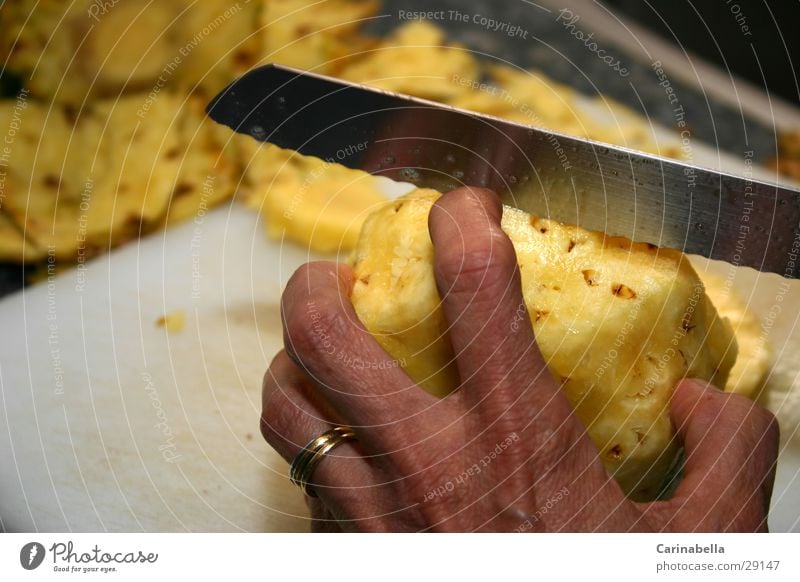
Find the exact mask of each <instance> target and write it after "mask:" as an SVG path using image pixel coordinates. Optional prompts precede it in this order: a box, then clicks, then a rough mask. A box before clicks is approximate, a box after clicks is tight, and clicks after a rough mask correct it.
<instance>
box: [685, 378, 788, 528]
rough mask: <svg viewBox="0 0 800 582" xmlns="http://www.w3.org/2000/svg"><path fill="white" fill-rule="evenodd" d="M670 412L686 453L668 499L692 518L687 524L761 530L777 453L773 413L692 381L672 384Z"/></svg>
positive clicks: (764, 525) (776, 430) (709, 386)
mask: <svg viewBox="0 0 800 582" xmlns="http://www.w3.org/2000/svg"><path fill="white" fill-rule="evenodd" d="M671 414H672V420H673V422H674V424H675V426H676V429H677V432H678V438H679V439H680V440H681V442H682V443H683V446H684V449H685V453H686V464H685V468H684V478H683V481H682V482H681V484H680V485H679V486H678V488H677V489H676V491H675V495H674V496H673V499H672V503H673V504H675V505H676V506H678V507H680V508H685V509H686V511H685V512H684V514H691V515H692V516H693V517H694V520H695V521H696V524H695V523H693V524H691V525H692V526H693V528H692V529H697V530H708V531H762V530H765V529H766V527H767V523H766V516H767V512H768V510H769V502H770V497H771V495H772V485H773V482H774V480H775V464H776V461H777V455H778V425H777V422H776V421H775V417H774V416H772V414H770V413H769V412H767V411H766V410H764V409H763V408H761V407H759V406H757V405H756V404H755V403H753V402H752V401H750V400H748V399H747V398H744V397H742V396H739V395H735V394H726V393H724V392H721V391H719V390H717V389H716V388H714V387H713V386H711V385H710V384H706V383H703V382H699V381H696V380H685V381H683V382H682V383H681V384H680V385H679V386H678V387H677V388H676V390H675V393H674V395H673V398H672V407H671Z"/></svg>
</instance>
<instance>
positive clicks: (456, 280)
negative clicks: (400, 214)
mask: <svg viewBox="0 0 800 582" xmlns="http://www.w3.org/2000/svg"><path fill="white" fill-rule="evenodd" d="M500 234H501V235H502V236H497V235H496V234H492V235H490V236H489V237H487V239H486V240H481V241H476V242H477V244H476V243H470V244H469V246H468V247H467V248H464V249H463V252H461V253H460V255H461V256H460V257H454V258H455V259H456V260H445V261H442V262H441V263H440V274H441V275H442V277H443V278H444V280H445V281H446V282H448V283H449V287H450V291H451V292H455V293H462V292H475V291H477V290H478V289H491V290H494V289H497V288H500V289H502V288H505V287H507V286H508V285H509V283H510V282H511V280H512V278H513V276H514V272H515V270H516V268H517V261H516V256H515V254H514V250H513V248H512V247H511V243H510V241H508V239H507V238H505V235H504V234H502V233H500Z"/></svg>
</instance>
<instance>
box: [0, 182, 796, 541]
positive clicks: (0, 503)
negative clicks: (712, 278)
mask: <svg viewBox="0 0 800 582" xmlns="http://www.w3.org/2000/svg"><path fill="white" fill-rule="evenodd" d="M399 191H401V190H398V191H397V192H395V193H398V192H399ZM318 258H320V257H316V256H312V255H310V254H308V253H307V252H306V251H304V250H302V249H300V248H299V247H296V246H294V245H290V244H281V243H280V242H270V241H268V240H267V239H266V238H265V236H264V234H263V229H262V226H261V225H260V221H259V217H258V215H257V214H255V213H253V212H251V211H249V210H246V209H245V208H243V207H241V206H238V205H236V204H233V205H231V206H229V207H224V208H219V209H217V210H215V211H212V212H209V213H208V214H206V215H204V216H200V217H198V218H197V219H196V220H195V221H194V222H190V223H186V224H184V225H182V226H179V227H177V228H173V229H170V230H169V231H166V232H164V233H159V234H156V235H152V236H150V237H148V238H146V239H143V240H141V241H137V242H134V243H131V244H129V245H127V246H125V247H124V248H121V249H118V250H116V251H114V252H113V253H111V254H110V255H108V256H106V257H103V258H100V259H97V260H95V261H93V262H91V263H90V264H88V265H86V267H85V268H82V269H79V270H72V271H69V272H66V273H62V274H61V275H59V276H53V277H50V278H48V279H47V280H45V281H43V282H41V283H39V284H38V285H35V286H32V287H30V288H28V289H27V290H25V291H23V292H21V293H19V294H17V295H15V296H12V297H9V298H7V299H5V300H4V301H2V302H0V328H1V329H2V334H0V396H2V415H0V463H1V466H2V467H3V470H2V472H0V518H1V519H2V528H3V529H5V530H7V531H19V530H47V531H70V530H73V531H105V530H110V531H307V530H308V525H309V524H308V520H307V511H306V507H305V504H304V502H303V498H302V495H301V494H300V492H299V491H298V490H297V489H296V488H295V487H293V486H291V485H290V484H289V482H288V479H287V477H286V471H287V466H286V463H284V462H283V460H282V459H280V458H279V457H278V456H277V455H276V454H275V453H274V452H272V451H271V450H270V448H269V447H268V446H267V445H266V444H265V443H264V442H263V441H262V439H261V436H260V434H259V431H258V417H259V411H260V406H261V401H260V390H261V378H262V375H263V374H264V371H265V370H266V367H267V365H268V363H269V361H270V359H271V358H272V356H273V355H274V354H275V353H276V352H277V351H278V350H279V349H280V348H281V327H280V314H279V308H278V301H279V297H280V292H281V289H282V287H283V285H284V284H285V282H286V281H287V279H288V277H289V276H290V275H291V274H292V272H293V271H294V270H295V269H296V268H297V267H298V266H299V265H301V264H302V263H304V262H306V261H309V260H315V259H318ZM698 266H699V268H709V269H712V270H718V271H719V270H721V271H723V272H727V269H728V266H727V265H724V264H711V263H708V262H706V261H698ZM781 283H782V280H781V279H780V278H779V277H776V276H766V275H760V274H758V273H756V272H754V271H751V270H745V269H742V270H738V271H737V272H736V279H735V284H736V286H737V288H738V289H739V291H740V292H741V293H742V294H743V296H744V297H745V298H746V299H747V300H748V301H750V303H751V304H752V306H753V307H754V309H756V310H757V311H758V312H759V313H761V314H762V316H764V317H767V315H768V314H769V312H770V309H771V306H772V305H773V304H774V298H775V296H776V294H775V293H776V291H775V290H776V289H777V288H778V287H777V286H778V285H780V284H781ZM798 307H800V291H799V290H798V286H797V284H795V283H793V284H792V288H791V292H790V293H789V294H788V295H787V296H786V299H785V300H784V302H783V303H782V310H783V311H782V315H781V316H780V317H779V318H776V319H775V320H774V321H772V323H771V327H770V339H771V341H772V343H773V345H774V346H775V347H776V353H777V356H778V364H777V365H776V368H775V370H776V372H775V376H774V377H773V378H772V380H771V383H772V384H774V385H775V386H777V387H778V388H779V390H778V391H776V392H774V398H773V399H772V400H771V402H770V404H771V406H772V407H773V409H775V410H776V412H777V413H778V414H779V415H780V416H781V420H782V424H783V427H782V428H783V436H784V439H783V449H782V459H781V465H780V470H779V474H778V484H777V486H776V492H775V504H776V507H775V509H774V511H773V515H772V527H773V528H774V529H775V530H779V531H787V530H790V529H796V530H798V529H800V527H799V526H798V524H797V517H798V516H799V515H800V493H799V491H800V490H799V489H798V487H797V482H796V479H797V474H798V467H800V458H799V457H800V455H799V454H798V448H797V446H796V445H795V444H793V443H796V442H797V440H798V439H796V438H795V439H792V438H791V437H792V435H793V431H796V429H797V426H798V418H796V417H795V416H793V415H796V410H797V406H796V405H794V406H787V403H791V402H793V401H794V400H792V399H791V398H788V397H787V396H786V391H785V389H787V388H788V387H789V386H791V385H793V384H794V383H795V382H796V381H797V370H798V363H797V362H795V361H793V358H794V356H795V355H796V354H797V353H798V347H799V346H798V344H799V343H800V333H798V332H797V331H796V329H797V326H796V323H797V317H798V311H799V310H798ZM176 312H181V313H183V314H185V317H186V323H185V327H184V328H183V329H182V330H181V331H172V332H169V331H167V330H166V329H165V328H163V327H160V326H159V325H158V324H157V320H158V319H159V318H160V317H161V316H163V315H165V314H169V313H173V314H174V313H176Z"/></svg>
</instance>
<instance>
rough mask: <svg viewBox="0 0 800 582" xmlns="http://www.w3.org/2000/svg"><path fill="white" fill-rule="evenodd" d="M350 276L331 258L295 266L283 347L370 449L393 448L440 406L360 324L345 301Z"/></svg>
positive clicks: (417, 433)
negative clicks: (296, 268) (321, 261)
mask: <svg viewBox="0 0 800 582" xmlns="http://www.w3.org/2000/svg"><path fill="white" fill-rule="evenodd" d="M351 279H352V273H351V271H350V269H349V268H348V267H346V266H344V265H338V264H335V263H310V264H307V265H305V266H303V267H301V268H300V269H298V271H297V272H296V273H295V274H294V275H293V276H292V278H291V279H290V281H289V283H288V284H287V286H286V290H285V291H284V293H283V298H282V302H281V308H282V317H283V331H284V344H285V346H286V352H287V354H289V356H290V357H292V359H293V360H295V361H296V362H297V363H298V364H299V365H300V366H301V367H302V368H303V369H304V370H305V371H306V372H307V373H308V374H309V376H310V377H311V378H312V379H313V380H314V382H315V384H316V386H317V388H318V389H319V390H320V392H321V394H322V396H323V397H324V398H325V399H326V400H327V401H328V402H330V403H331V405H332V406H333V407H334V408H335V409H336V411H337V412H338V413H339V414H340V415H341V416H342V417H343V418H344V419H345V420H347V421H348V422H349V423H350V425H351V426H352V427H353V428H355V429H356V432H358V434H359V438H361V437H362V436H363V437H366V438H367V439H368V440H370V441H372V444H373V447H372V448H373V452H382V453H391V452H395V450H396V449H397V447H398V446H400V445H401V444H403V443H406V444H414V443H413V442H410V441H412V440H413V439H421V438H423V437H422V435H424V434H426V432H427V431H426V430H425V428H426V425H427V423H425V422H423V421H424V419H423V417H425V418H427V416H426V412H428V411H429V410H430V409H431V408H436V409H437V410H436V412H437V413H440V412H443V411H442V410H440V409H442V408H443V407H442V406H438V405H439V404H440V403H439V402H438V401H437V400H436V399H435V398H434V397H433V396H431V395H429V394H428V393H427V392H425V391H423V390H422V389H421V388H420V387H419V386H417V385H416V383H415V382H414V381H413V380H411V378H409V377H408V375H407V374H406V373H405V372H404V371H403V369H402V368H401V367H400V366H399V364H398V363H397V362H395V361H393V360H392V358H391V357H390V356H389V354H387V353H386V352H385V351H384V350H383V348H381V347H380V345H379V344H378V342H377V341H376V340H375V339H374V338H373V337H372V335H370V333H369V332H368V331H367V330H366V329H365V328H364V326H363V324H362V323H361V321H360V320H359V319H358V317H357V315H356V313H355V311H354V309H353V306H352V303H351V302H350V298H349V293H350V289H351V287H352V280H351ZM408 435H413V438H412V439H409V436H408Z"/></svg>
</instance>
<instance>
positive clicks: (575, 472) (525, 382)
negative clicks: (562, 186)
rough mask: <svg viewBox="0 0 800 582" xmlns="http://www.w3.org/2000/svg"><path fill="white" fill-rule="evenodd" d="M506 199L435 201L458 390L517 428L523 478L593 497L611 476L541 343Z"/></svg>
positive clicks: (464, 196)
mask: <svg viewBox="0 0 800 582" xmlns="http://www.w3.org/2000/svg"><path fill="white" fill-rule="evenodd" d="M501 218H502V205H501V204H500V201H499V199H498V198H497V196H496V195H495V194H494V193H492V192H491V191H489V190H483V189H475V188H461V189H458V190H455V191H453V192H450V193H448V194H445V195H444V196H442V198H440V199H439V200H438V201H437V203H436V204H435V205H434V207H433V209H432V210H431V214H430V220H429V227H430V232H431V239H432V240H433V244H434V249H435V251H434V271H435V275H436V281H437V285H438V287H439V290H440V294H441V295H442V297H443V310H444V313H445V317H446V318H447V320H448V323H449V325H450V328H449V335H450V338H451V341H452V343H453V348H454V351H455V353H456V359H457V365H458V370H459V374H460V376H461V381H462V397H463V398H464V399H465V401H466V403H467V405H468V406H469V405H472V406H474V407H475V409H476V410H478V411H479V412H480V414H478V415H477V416H478V417H479V418H480V419H481V421H482V422H483V423H485V425H487V426H494V427H499V426H500V424H501V423H502V425H504V426H505V427H507V431H508V432H512V431H513V432H520V433H522V434H521V436H522V437H523V438H524V439H525V440H526V441H527V442H528V443H529V448H527V450H529V451H532V453H531V458H530V459H529V461H530V464H532V465H533V467H530V466H528V465H527V464H526V465H525V466H522V465H520V468H519V471H518V472H517V473H516V477H518V478H529V477H528V475H529V474H530V472H531V471H532V472H533V474H535V475H537V482H536V485H537V487H541V488H542V489H543V490H545V489H548V488H550V489H552V490H554V491H555V490H558V489H559V488H560V487H562V486H564V485H569V486H570V488H571V490H572V491H575V492H577V491H583V492H584V493H585V495H581V496H579V495H575V497H573V499H577V498H579V497H581V498H583V497H585V496H586V495H588V496H591V495H593V494H594V493H596V492H597V490H598V488H600V487H602V486H604V484H605V483H606V481H607V480H608V477H607V475H606V473H605V470H604V469H603V467H602V465H601V463H600V461H599V459H598V457H597V451H596V449H595V447H594V446H593V445H592V443H591V441H590V440H589V438H588V436H587V435H586V429H585V427H584V426H583V425H582V424H581V423H580V421H579V420H578V418H577V416H576V415H575V413H574V411H573V409H572V407H571V406H570V404H569V401H568V400H567V398H566V396H565V395H564V394H563V393H562V391H561V389H560V387H559V386H558V385H557V383H556V382H555V381H554V379H553V377H552V376H551V375H550V373H549V372H548V370H547V367H546V364H545V362H544V359H543V358H542V355H541V353H540V352H539V349H538V347H537V346H536V341H535V337H534V332H533V327H532V325H531V322H530V319H529V317H528V311H527V308H526V305H525V302H524V299H523V295H522V284H521V277H520V271H519V268H518V266H517V258H516V253H515V251H514V247H513V245H512V244H511V241H510V240H509V238H508V237H507V236H506V234H505V233H504V232H503V230H502V228H501Z"/></svg>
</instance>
